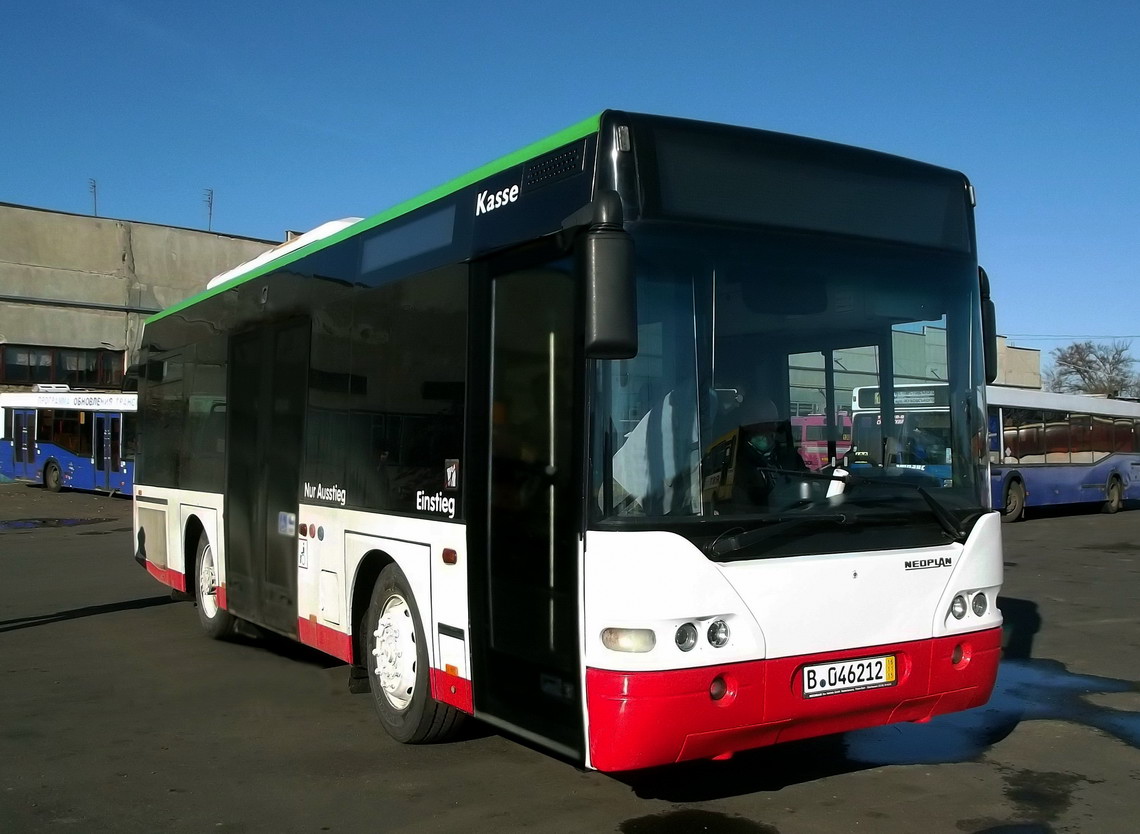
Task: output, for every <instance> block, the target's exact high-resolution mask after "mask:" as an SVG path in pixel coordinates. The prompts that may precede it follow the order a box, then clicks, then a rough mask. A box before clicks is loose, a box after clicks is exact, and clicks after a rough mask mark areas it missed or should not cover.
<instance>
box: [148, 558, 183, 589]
mask: <svg viewBox="0 0 1140 834" xmlns="http://www.w3.org/2000/svg"><path fill="white" fill-rule="evenodd" d="M146 570H147V573H149V574H150V575H151V576H153V577H154V578H155V579H157V580H158V581H159V582H161V583H162V584H163V585H169V586H170V587H171V588H173V589H174V590H176V591H182V592H185V591H186V574H184V573H180V572H179V571H176V570H174V569H173V568H160V567H159V566H158V565H156V564H154V563H153V562H147V563H146Z"/></svg>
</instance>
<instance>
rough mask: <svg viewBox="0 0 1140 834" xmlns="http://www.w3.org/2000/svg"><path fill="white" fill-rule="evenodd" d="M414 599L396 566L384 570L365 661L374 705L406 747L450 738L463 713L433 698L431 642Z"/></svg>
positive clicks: (370, 616)
mask: <svg viewBox="0 0 1140 834" xmlns="http://www.w3.org/2000/svg"><path fill="white" fill-rule="evenodd" d="M421 623H422V619H421V617H420V610H419V607H418V606H417V605H416V600H415V597H413V596H412V592H411V589H410V588H409V587H408V580H407V578H406V577H405V576H404V572H403V571H401V570H400V568H399V567H397V566H396V565H388V566H387V567H385V568H384V570H382V571H380V576H379V577H378V578H377V579H376V585H375V587H374V588H373V589H372V600H371V603H370V604H369V606H368V612H367V613H366V614H365V618H364V629H365V634H364V641H363V644H364V657H363V663H364V664H365V667H366V668H367V669H368V682H369V686H370V688H371V690H372V705H373V706H374V707H375V708H376V713H377V715H379V716H380V722H381V723H382V724H383V725H384V729H385V730H387V732H388V734H389V735H390V736H392V738H394V739H395V740H396V741H399V742H402V743H404V744H429V743H431V742H435V741H442V740H444V739H445V738H447V737H448V736H449V735H451V734H452V733H453V732H454V731H455V729H456V728H457V727H458V726H459V724H460V722H461V721H462V719H463V713H461V712H459V710H457V709H455V708H454V707H451V706H448V705H447V704H441V703H440V702H439V701H436V700H435V699H433V698H432V697H431V691H430V687H431V684H430V680H429V674H428V656H427V642H426V640H425V638H424V630H423V626H422V624H421Z"/></svg>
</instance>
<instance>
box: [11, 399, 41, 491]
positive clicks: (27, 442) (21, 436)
mask: <svg viewBox="0 0 1140 834" xmlns="http://www.w3.org/2000/svg"><path fill="white" fill-rule="evenodd" d="M12 471H13V475H14V477H16V478H27V479H29V480H34V479H35V477H36V412H34V411H26V410H21V409H16V410H14V411H13V412H12Z"/></svg>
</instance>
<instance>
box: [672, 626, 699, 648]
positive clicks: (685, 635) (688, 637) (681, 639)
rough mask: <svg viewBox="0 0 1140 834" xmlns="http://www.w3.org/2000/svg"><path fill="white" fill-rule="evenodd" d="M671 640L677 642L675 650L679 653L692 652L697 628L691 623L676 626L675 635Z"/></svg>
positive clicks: (695, 641)
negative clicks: (678, 650) (679, 651)
mask: <svg viewBox="0 0 1140 834" xmlns="http://www.w3.org/2000/svg"><path fill="white" fill-rule="evenodd" d="M673 639H674V640H675V641H676V642H677V648H678V649H680V650H681V651H683V652H688V651H692V649H693V646H695V645H697V627H696V626H695V625H693V624H692V623H684V624H682V625H679V626H677V634H676V635H675V636H674V638H673Z"/></svg>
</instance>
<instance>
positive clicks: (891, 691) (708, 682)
mask: <svg viewBox="0 0 1140 834" xmlns="http://www.w3.org/2000/svg"><path fill="white" fill-rule="evenodd" d="M884 654H893V655H895V657H896V663H897V683H896V684H895V685H894V686H888V687H883V688H880V689H868V690H863V691H859V692H843V693H839V694H834V695H824V696H822V697H815V698H804V697H803V694H802V693H803V681H802V675H803V671H802V670H803V667H804V666H805V665H807V664H811V663H826V662H831V661H836V660H846V659H851V658H859V657H871V656H875V655H884ZM1000 655H1001V629H1000V628H995V629H990V630H987V631H978V632H972V633H969V634H961V635H956V636H953V637H942V638H938V639H933V640H922V641H918V642H913V643H898V644H894V645H886V646H870V647H866V648H861V649H853V650H849V651H842V652H828V653H825V654H819V655H804V656H800V657H788V658H778V659H774V660H758V661H753V662H748V663H733V664H727V665H724V666H703V667H701V668H699V669H680V670H674V671H667V672H611V671H607V670H604V669H592V668H591V669H587V670H586V703H587V709H588V710H589V717H590V759H591V764H592V765H593V766H594V767H595V768H597V769H598V770H602V771H621V770H634V769H637V768H643V767H653V766H656V765H663V764H670V763H672V762H682V761H687V760H690V759H715V758H724V757H727V756H730V755H731V754H733V753H735V752H738V751H741V750H750V749H752V748H755V747H765V746H767V745H770V744H776V743H778V742H782V741H793V740H795V739H802V738H811V737H813V736H822V735H828V734H830V733H842V732H847V731H848V730H857V729H862V728H864V727H874V726H878V725H881V724H890V723H894V722H898V721H919V722H921V721H928V720H929V719H930V718H932V717H934V716H935V715H942V714H943V713H948V712H958V711H960V710H965V709H970V708H971V707H977V706H981V705H982V704H984V703H985V702H986V701H987V700H989V697H990V693H991V692H992V691H993V687H994V681H995V680H996V678H997V667H998V660H999V657H1000ZM714 695H719V696H720V697H719V698H714Z"/></svg>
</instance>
